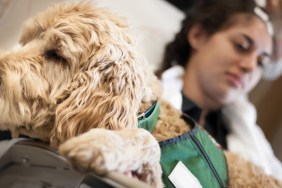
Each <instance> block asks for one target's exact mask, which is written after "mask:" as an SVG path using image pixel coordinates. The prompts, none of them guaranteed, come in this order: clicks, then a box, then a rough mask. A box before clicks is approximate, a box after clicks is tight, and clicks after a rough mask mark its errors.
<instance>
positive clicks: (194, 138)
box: [138, 102, 228, 188]
mask: <svg viewBox="0 0 282 188" xmlns="http://www.w3.org/2000/svg"><path fill="white" fill-rule="evenodd" d="M159 113H160V108H159V103H158V102H156V103H155V104H154V105H153V106H152V107H151V108H150V109H149V110H148V111H147V112H146V113H145V114H142V116H141V117H139V118H138V120H139V123H138V126H139V127H140V128H144V129H146V130H148V131H152V130H153V129H154V127H155V125H156V123H157V119H158V116H159ZM183 118H184V119H185V121H187V122H188V124H189V125H192V130H191V131H189V132H187V133H185V134H182V135H180V136H177V137H175V138H171V139H168V140H165V141H161V142H159V145H160V147H161V166H162V170H163V182H164V184H165V187H167V188H174V187H175V186H174V184H173V183H172V181H171V179H169V176H170V175H171V174H172V171H173V170H174V169H175V168H176V166H177V165H178V164H179V162H180V161H181V162H182V163H183V164H184V165H185V166H186V168H187V169H189V170H187V171H189V173H192V174H193V175H194V176H195V177H196V178H197V179H198V181H199V182H200V184H201V186H202V187H204V188H217V187H219V188H222V187H228V171H227V163H226V159H225V156H224V153H223V151H222V150H221V149H220V148H219V147H218V146H217V145H216V143H215V142H214V141H213V139H212V138H211V137H210V136H209V135H208V134H207V133H206V131H205V130H203V129H202V128H201V127H200V126H198V125H197V124H196V123H195V122H194V121H193V120H192V119H191V118H190V117H189V116H187V115H185V114H184V115H183ZM146 119H147V120H146Z"/></svg>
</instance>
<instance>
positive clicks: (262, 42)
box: [223, 14, 272, 53]
mask: <svg viewBox="0 0 282 188" xmlns="http://www.w3.org/2000/svg"><path fill="white" fill-rule="evenodd" d="M232 19H233V20H230V21H231V22H230V24H228V27H225V28H224V29H223V32H224V31H226V32H229V33H232V34H244V35H247V36H248V37H249V38H251V39H252V40H253V42H254V44H256V46H257V47H259V48H264V51H266V52H268V53H271V51H272V36H271V35H270V33H269V32H268V30H267V26H266V24H265V23H264V21H262V20H261V19H260V18H258V17H257V16H255V15H251V14H239V15H237V16H236V17H235V16H234V17H233V18H232Z"/></svg>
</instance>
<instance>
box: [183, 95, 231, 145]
mask: <svg viewBox="0 0 282 188" xmlns="http://www.w3.org/2000/svg"><path fill="white" fill-rule="evenodd" d="M182 101H183V102H182V107H181V109H182V111H183V112H184V113H185V114H187V115H189V116H190V117H191V118H193V119H194V120H195V121H196V122H198V123H199V121H200V116H201V112H202V110H201V109H200V108H199V107H198V106H197V105H196V104H195V103H194V102H193V101H191V100H190V99H189V98H187V97H186V96H184V94H183V93H182ZM204 129H205V130H206V131H207V132H208V133H209V134H210V135H211V136H212V137H213V138H214V139H215V140H216V141H217V142H218V143H219V144H220V145H221V146H222V147H223V148H224V149H227V143H226V136H227V134H228V130H227V128H226V123H225V122H224V120H223V115H222V112H221V111H220V110H218V111H211V112H209V113H208V114H207V116H206V119H205V125H204Z"/></svg>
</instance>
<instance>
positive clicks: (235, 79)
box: [226, 73, 243, 88]
mask: <svg viewBox="0 0 282 188" xmlns="http://www.w3.org/2000/svg"><path fill="white" fill-rule="evenodd" d="M226 75H227V81H228V82H229V83H230V85H231V86H233V87H235V88H239V87H242V85H243V82H242V77H241V76H240V75H238V74H234V73H227V74H226Z"/></svg>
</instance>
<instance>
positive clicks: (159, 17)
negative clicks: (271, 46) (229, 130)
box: [0, 0, 282, 161]
mask: <svg viewBox="0 0 282 188" xmlns="http://www.w3.org/2000/svg"><path fill="white" fill-rule="evenodd" d="M62 1H64V0H20V1H19V0H0V51H5V50H9V49H12V48H15V47H16V46H17V41H18V39H19V35H20V28H21V26H22V23H23V22H24V21H25V20H26V19H28V18H29V17H31V16H33V15H34V14H36V13H37V12H39V11H42V10H44V9H46V8H47V7H48V6H50V5H51V4H53V3H58V2H62ZM69 1H70V0H69ZM72 1H76V0H72ZM194 1H197V0H194ZM280 1H281V0H274V1H273V2H272V4H270V5H266V6H269V7H268V8H269V9H270V10H271V11H273V16H274V19H276V22H277V23H278V24H277V25H278V26H280V25H281V26H282V22H281V24H279V22H280V20H282V19H281V18H282V15H281V14H282V13H281V11H280V10H281V3H280ZM95 2H96V3H98V4H100V5H101V6H105V7H109V8H110V9H112V10H113V11H114V12H116V13H118V14H119V15H121V16H124V17H125V18H126V19H127V20H128V22H129V23H130V25H131V28H132V32H133V34H134V35H135V36H136V43H137V47H138V48H139V50H140V51H141V53H143V54H144V56H145V57H146V59H147V60H148V62H149V64H150V66H152V67H153V69H155V68H156V67H157V66H158V64H159V62H160V60H161V57H162V55H163V50H164V46H165V44H166V43H167V42H168V41H170V40H171V39H172V37H173V36H174V33H175V32H176V31H177V30H178V29H179V27H180V21H181V20H182V18H183V12H182V11H183V10H185V9H186V8H187V7H189V6H190V4H191V3H193V0H190V1H189V0H139V1H136V0H135V1H133V0H118V1H117V0H95ZM276 29H277V28H276ZM278 29H279V28H278ZM280 35H281V36H282V33H281V34H280V33H278V34H277V35H276V36H275V37H277V41H278V42H279V41H280V38H282V37H280ZM281 44H282V43H281ZM281 46H282V45H281ZM278 50H279V49H278ZM280 51H281V50H280ZM277 53H279V52H277ZM276 55H277V54H276ZM278 55H279V54H278ZM275 58H276V59H277V61H279V60H280V59H279V57H278V56H277V57H275ZM273 71H276V72H277V71H278V73H276V74H273ZM279 71H280V70H277V69H273V70H272V71H271V70H270V71H269V74H268V75H266V76H265V78H267V79H264V80H262V81H261V82H260V84H259V85H258V86H257V87H256V88H255V89H254V90H253V91H252V93H251V94H250V100H251V101H252V102H253V103H254V105H255V106H256V107H257V112H258V122H257V123H258V125H259V126H261V127H262V129H263V131H264V133H265V135H266V137H267V139H268V140H269V141H270V143H271V144H272V147H273V149H274V152H275V154H276V155H277V157H278V158H279V159H280V160H281V161H282V146H281V144H280V143H282V116H281V114H282V99H281V98H282V77H279V73H280V72H279Z"/></svg>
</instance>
